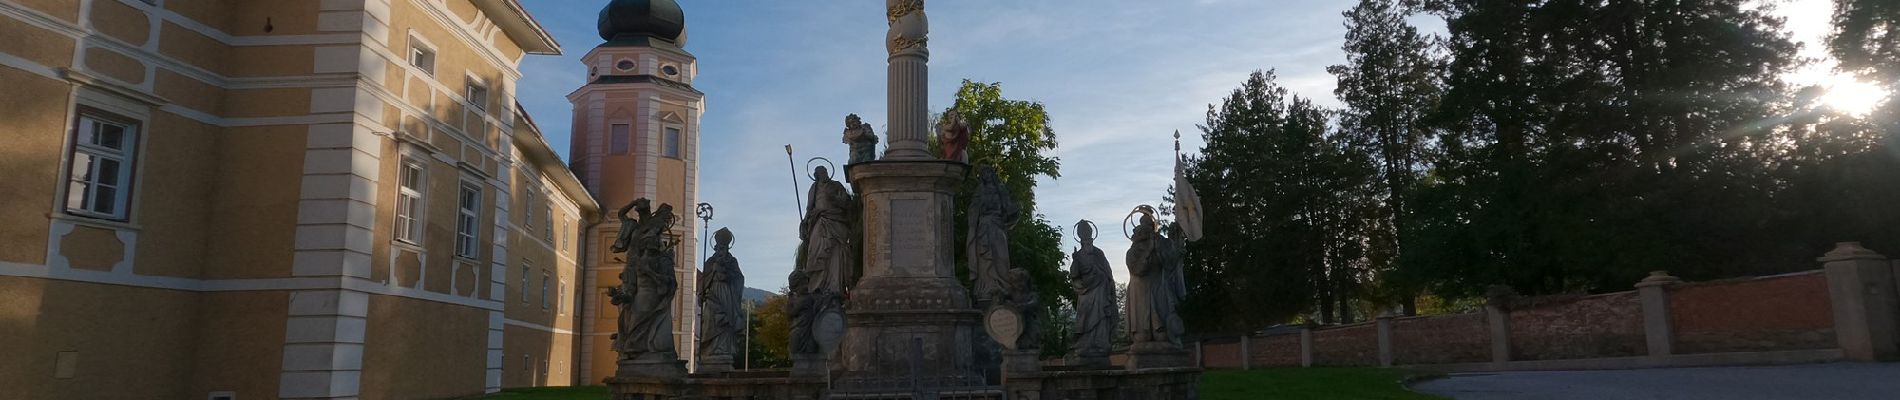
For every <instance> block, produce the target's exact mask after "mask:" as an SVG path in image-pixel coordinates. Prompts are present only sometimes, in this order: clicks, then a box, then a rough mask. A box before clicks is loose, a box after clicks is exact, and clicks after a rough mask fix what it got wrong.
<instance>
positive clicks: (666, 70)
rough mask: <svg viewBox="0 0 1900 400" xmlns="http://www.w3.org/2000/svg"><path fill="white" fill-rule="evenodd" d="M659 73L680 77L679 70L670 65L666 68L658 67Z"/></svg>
mask: <svg viewBox="0 0 1900 400" xmlns="http://www.w3.org/2000/svg"><path fill="white" fill-rule="evenodd" d="M660 73H662V74H666V76H679V75H680V68H679V67H675V66H671V65H668V66H665V67H660Z"/></svg>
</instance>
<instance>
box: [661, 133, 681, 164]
mask: <svg viewBox="0 0 1900 400" xmlns="http://www.w3.org/2000/svg"><path fill="white" fill-rule="evenodd" d="M664 148H665V149H666V154H665V155H666V156H667V157H672V158H680V128H666V143H665V147H664Z"/></svg>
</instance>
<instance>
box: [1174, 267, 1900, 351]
mask: <svg viewBox="0 0 1900 400" xmlns="http://www.w3.org/2000/svg"><path fill="white" fill-rule="evenodd" d="M1852 261H1853V260H1852V259H1850V260H1849V262H1852ZM1877 262H1878V263H1880V264H1878V265H1883V266H1884V265H1886V263H1887V261H1886V260H1884V259H1883V260H1878V261H1877ZM1894 267H1895V269H1896V270H1897V271H1896V272H1900V262H1896V263H1894ZM1829 268H1830V269H1829V270H1827V271H1835V270H1836V269H1835V267H1834V266H1832V265H1830V266H1829ZM1863 268H1864V267H1863ZM1837 272H1838V271H1836V272H1824V271H1822V270H1815V271H1808V272H1802V273H1795V274H1787V275H1777V276H1769V277H1759V278H1740V279H1729V280H1722V281H1712V282H1696V283H1682V282H1679V281H1675V280H1674V279H1673V278H1672V277H1669V276H1667V275H1666V274H1664V275H1656V276H1651V277H1649V278H1646V279H1644V280H1643V284H1642V285H1640V286H1641V287H1643V289H1640V290H1632V291H1625V292H1616V293H1607V294H1599V295H1591V296H1543V297H1525V298H1513V299H1508V300H1504V301H1503V302H1502V303H1500V304H1498V305H1497V306H1498V307H1496V308H1495V310H1499V311H1501V312H1502V313H1501V314H1491V313H1490V312H1489V311H1487V312H1476V313H1465V314H1451V315H1434V316H1423V317H1403V318H1390V319H1383V320H1377V321H1371V322H1364V323H1359V324H1353V325H1344V326H1332V327H1314V328H1311V329H1307V330H1305V332H1306V334H1307V335H1310V340H1309V341H1307V342H1306V343H1302V340H1301V335H1302V334H1301V331H1302V329H1301V328H1298V327H1286V328H1276V329H1274V330H1272V331H1269V333H1264V334H1260V335H1256V336H1253V337H1252V338H1251V339H1250V340H1249V341H1248V343H1247V344H1246V345H1242V344H1241V343H1239V340H1237V339H1234V338H1223V339H1210V340H1208V341H1204V342H1202V345H1203V353H1202V354H1203V355H1202V357H1203V360H1204V362H1205V363H1206V366H1207V367H1209V368H1236V367H1241V366H1243V365H1247V364H1250V366H1251V367H1254V368H1272V367H1294V366H1301V365H1302V364H1304V363H1303V362H1302V353H1304V352H1310V354H1311V365H1312V366H1377V365H1380V364H1381V362H1380V351H1381V348H1380V334H1379V331H1380V328H1379V327H1380V326H1381V325H1386V326H1388V327H1389V330H1388V333H1389V335H1390V336H1389V337H1387V339H1388V340H1387V342H1388V343H1389V344H1390V346H1391V347H1390V348H1387V349H1385V350H1386V351H1389V352H1390V354H1391V356H1392V358H1391V360H1390V361H1391V365H1400V366H1432V365H1447V366H1452V367H1454V368H1472V367H1473V366H1479V367H1476V368H1491V367H1498V366H1500V365H1504V364H1493V362H1494V361H1507V362H1511V361H1551V360H1590V362H1594V363H1595V364H1588V365H1594V366H1596V367H1602V366H1621V367H1622V368H1628V367H1634V366H1642V365H1653V363H1655V362H1657V361H1658V360H1661V361H1666V362H1667V361H1669V360H1672V359H1674V358H1672V357H1674V356H1678V355H1684V354H1702V353H1736V354H1731V355H1725V356H1724V357H1729V359H1737V360H1741V359H1747V360H1759V361H1737V362H1818V361H1828V360H1834V359H1848V360H1862V361H1872V360H1884V359H1885V358H1881V357H1890V356H1886V355H1882V354H1886V353H1879V354H1874V353H1869V354H1871V355H1860V354H1858V353H1852V351H1854V350H1853V349H1855V348H1852V347H1847V346H1843V344H1842V343H1845V342H1844V341H1845V340H1848V339H1847V338H1849V337H1852V336H1851V335H1846V334H1837V332H1836V331H1837V329H1869V328H1868V326H1874V327H1875V328H1879V327H1880V326H1884V325H1875V324H1872V323H1868V322H1862V326H1860V327H1859V328H1854V325H1853V324H1852V323H1848V322H1842V321H1835V320H1834V318H1835V315H1834V307H1841V306H1842V305H1841V304H1848V305H1852V304H1861V303H1853V302H1846V303H1841V302H1839V300H1840V299H1835V298H1833V297H1834V296H1836V295H1838V292H1839V290H1840V289H1841V288H1840V287H1830V285H1834V286H1839V285H1842V283H1841V282H1834V281H1831V280H1832V279H1836V278H1839V279H1857V278H1853V277H1852V276H1853V275H1841V276H1847V278H1841V277H1840V276H1834V275H1830V274H1833V273H1837ZM1876 272H1878V271H1877V270H1876ZM1897 275H1900V274H1897ZM1874 276H1876V277H1877V278H1876V279H1880V281H1881V282H1884V281H1885V279H1887V278H1886V275H1878V274H1876V275H1874ZM1893 279H1895V280H1900V276H1896V277H1895V278H1893ZM1849 284H1852V285H1869V287H1872V286H1876V285H1875V284H1873V283H1849ZM1895 285H1896V286H1890V287H1900V282H1896V283H1895ZM1854 287H1858V286H1854ZM1891 291H1892V290H1891V289H1887V290H1878V288H1875V289H1866V290H1865V292H1867V293H1864V294H1863V296H1866V297H1868V298H1869V299H1872V300H1866V301H1864V302H1865V303H1866V304H1882V303H1879V301H1892V300H1890V299H1892V298H1893V297H1892V296H1893V294H1892V293H1891ZM1880 296H1887V297H1886V299H1889V300H1879V299H1880V298H1881V297H1880ZM1646 300H1647V301H1649V304H1650V305H1651V307H1650V308H1649V309H1648V310H1647V311H1646V310H1645V307H1644V304H1645V301H1646ZM1488 309H1489V308H1488ZM1896 311H1897V312H1900V310H1896ZM1645 312H1655V313H1658V314H1657V315H1655V316H1654V317H1655V318H1653V319H1650V318H1649V316H1646V315H1645ZM1881 314H1884V313H1881ZM1844 315H1850V316H1851V315H1855V314H1851V313H1850V314H1844ZM1499 317H1501V318H1503V319H1504V320H1503V321H1492V320H1491V319H1492V318H1499ZM1896 317H1900V316H1896ZM1850 322H1851V321H1850ZM1500 323H1501V324H1502V326H1501V327H1502V328H1504V330H1501V331H1499V330H1494V327H1493V325H1498V324H1500ZM1646 323H1652V324H1654V325H1655V326H1653V327H1652V326H1645V324H1646ZM1665 323H1666V324H1667V325H1663V324H1665ZM1651 328H1653V329H1651ZM1652 334H1653V335H1658V336H1657V338H1658V339H1666V340H1668V342H1667V344H1670V345H1671V346H1667V347H1663V346H1661V344H1662V343H1664V342H1661V341H1659V342H1657V343H1659V345H1658V347H1656V349H1657V350H1658V351H1669V353H1667V354H1656V355H1653V356H1659V357H1657V358H1645V359H1642V360H1644V361H1643V362H1634V361H1631V360H1636V358H1631V357H1641V356H1651V354H1649V352H1650V351H1651V347H1650V345H1649V337H1648V336H1649V335H1652ZM1499 335H1502V336H1499ZM1663 335H1670V336H1663ZM1887 335H1893V336H1894V337H1895V340H1900V334H1897V333H1894V332H1891V331H1879V330H1874V331H1872V332H1870V333H1869V334H1867V335H1865V337H1864V338H1866V337H1871V338H1874V339H1875V340H1879V338H1882V337H1887ZM1496 340H1503V341H1505V343H1504V344H1505V345H1506V346H1505V347H1507V348H1508V349H1509V352H1510V353H1509V354H1493V351H1494V350H1493V349H1494V343H1493V341H1496ZM1863 347H1866V346H1865V345H1863ZM1828 351H1834V352H1835V353H1828ZM1868 351H1871V350H1868ZM1883 351H1884V350H1883ZM1863 352H1866V351H1863ZM1746 353H1755V354H1746ZM1242 354H1245V357H1249V358H1248V359H1247V360H1249V363H1242V362H1241V358H1240V357H1241V355H1242ZM1829 354H1836V355H1832V356H1830V355H1829ZM1895 354H1900V353H1895ZM1496 356H1504V357H1505V358H1506V359H1505V360H1497V359H1495V357H1496ZM1734 357H1744V358H1734ZM1746 357H1754V358H1746ZM1891 357H1893V358H1900V356H1891ZM1683 360H1705V361H1706V360H1708V358H1695V359H1688V358H1684V359H1683ZM1775 360H1782V361H1775ZM1787 360H1805V361H1787ZM1676 361H1681V360H1676ZM1646 363H1647V364H1646ZM1482 365H1490V367H1484V366H1482ZM1525 365H1531V366H1533V367H1532V368H1548V367H1550V366H1551V365H1560V364H1552V363H1526V364H1525ZM1561 365H1584V364H1561ZM1503 368H1509V367H1503Z"/></svg>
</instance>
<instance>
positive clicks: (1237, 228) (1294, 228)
mask: <svg viewBox="0 0 1900 400" xmlns="http://www.w3.org/2000/svg"><path fill="white" fill-rule="evenodd" d="M1273 80H1274V75H1273V73H1272V72H1258V71H1256V72H1255V73H1253V74H1252V75H1250V76H1249V77H1248V79H1247V81H1246V82H1245V83H1243V84H1242V85H1241V86H1240V88H1238V89H1235V90H1234V91H1233V93H1232V94H1230V95H1228V96H1227V97H1226V98H1225V99H1223V100H1222V101H1221V103H1220V104H1219V105H1209V106H1208V110H1207V122H1206V123H1204V124H1203V125H1201V126H1200V129H1201V132H1202V138H1203V139H1204V140H1205V142H1206V147H1204V148H1203V149H1201V154H1200V155H1199V156H1193V157H1189V158H1188V160H1187V165H1186V168H1187V171H1186V173H1187V176H1188V181H1189V182H1190V183H1192V184H1194V186H1195V188H1196V189H1197V191H1198V192H1199V193H1200V194H1201V206H1202V209H1203V214H1204V218H1205V219H1206V220H1207V221H1209V223H1208V224H1207V226H1206V227H1205V231H1206V235H1205V237H1204V238H1203V239H1202V240H1200V241H1196V242H1193V243H1191V244H1189V245H1188V255H1187V266H1186V270H1185V271H1184V272H1185V275H1186V278H1187V284H1188V298H1187V300H1186V304H1185V305H1184V306H1182V310H1181V313H1182V318H1183V319H1184V320H1186V322H1187V323H1188V325H1189V327H1190V328H1192V330H1195V331H1201V332H1219V331H1246V330H1252V329H1253V328H1255V327H1259V326H1264V325H1266V324H1268V323H1272V322H1279V321H1285V320H1288V319H1291V318H1292V317H1294V316H1296V315H1299V314H1302V313H1306V312H1309V311H1310V310H1311V309H1312V308H1313V306H1314V305H1318V306H1320V308H1321V314H1322V315H1323V316H1324V319H1327V320H1331V319H1333V318H1335V317H1336V316H1338V315H1340V314H1344V313H1343V312H1338V310H1335V309H1334V308H1335V307H1336V306H1338V305H1339V304H1341V303H1343V302H1341V301H1340V299H1342V296H1339V294H1341V293H1348V292H1351V291H1352V290H1353V289H1354V286H1355V285H1354V284H1353V283H1352V282H1353V281H1356V277H1357V276H1358V274H1357V273H1356V272H1354V267H1355V266H1354V265H1351V262H1349V261H1347V260H1349V259H1352V258H1355V257H1352V255H1353V254H1354V253H1355V252H1356V251H1357V250H1358V249H1356V248H1355V247H1353V246H1352V245H1350V244H1349V243H1347V242H1351V241H1352V240H1342V238H1344V237H1349V236H1354V235H1355V234H1356V232H1357V230H1356V226H1355V225H1354V222H1355V221H1354V220H1352V219H1350V218H1338V217H1337V215H1338V214H1339V212H1340V211H1341V210H1343V209H1346V208H1349V207H1348V206H1347V205H1346V204H1345V202H1344V200H1343V197H1344V196H1346V195H1345V194H1342V192H1351V191H1352V190H1351V188H1352V187H1353V186H1354V185H1353V183H1352V182H1351V180H1350V179H1341V178H1342V177H1344V176H1346V175H1349V174H1346V173H1344V172H1345V171H1347V170H1350V169H1351V168H1350V167H1347V166H1346V165H1347V164H1350V163H1351V161H1352V160H1353V157H1351V156H1350V155H1348V154H1345V153H1343V152H1341V150H1342V148H1341V147H1339V146H1336V143H1335V142H1333V141H1332V139H1331V138H1329V136H1328V135H1329V130H1328V127H1327V125H1328V124H1327V122H1328V121H1327V118H1326V111H1325V110H1323V109H1321V108H1320V107H1318V106H1315V105H1313V104H1312V102H1311V101H1309V100H1307V99H1304V98H1300V97H1298V96H1294V95H1291V94H1290V93H1289V92H1288V91H1287V90H1286V89H1285V88H1282V87H1280V86H1278V85H1277V84H1275V83H1274V82H1273Z"/></svg>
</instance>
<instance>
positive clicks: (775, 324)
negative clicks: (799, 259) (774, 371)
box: [749, 288, 792, 368]
mask: <svg viewBox="0 0 1900 400" xmlns="http://www.w3.org/2000/svg"><path fill="white" fill-rule="evenodd" d="M790 295H791V288H783V289H779V293H778V294H776V295H772V296H767V297H766V298H765V302H764V303H760V304H758V305H757V306H756V307H753V308H752V320H751V321H750V322H749V325H750V326H751V327H750V329H752V352H751V353H752V355H751V357H752V368H790V367H791V366H792V357H791V354H792V352H791V345H792V321H791V319H790V318H788V316H787V315H785V311H786V308H787V306H788V303H787V300H786V299H789V298H791V296H790Z"/></svg>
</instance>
